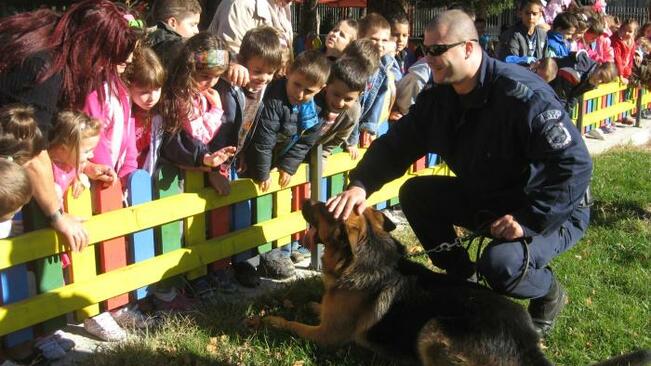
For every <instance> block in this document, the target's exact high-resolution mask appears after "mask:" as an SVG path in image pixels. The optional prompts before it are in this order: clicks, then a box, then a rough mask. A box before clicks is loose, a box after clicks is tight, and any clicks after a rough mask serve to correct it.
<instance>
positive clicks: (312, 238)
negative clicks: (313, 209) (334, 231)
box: [303, 227, 317, 250]
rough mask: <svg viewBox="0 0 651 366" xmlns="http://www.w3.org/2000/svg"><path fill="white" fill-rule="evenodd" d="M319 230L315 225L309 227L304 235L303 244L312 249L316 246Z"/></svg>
mask: <svg viewBox="0 0 651 366" xmlns="http://www.w3.org/2000/svg"><path fill="white" fill-rule="evenodd" d="M316 235H317V232H316V228H315V227H311V228H309V229H307V231H306V232H305V237H303V246H304V247H306V248H308V249H310V250H312V248H314V247H315V245H316V244H317V238H316Z"/></svg>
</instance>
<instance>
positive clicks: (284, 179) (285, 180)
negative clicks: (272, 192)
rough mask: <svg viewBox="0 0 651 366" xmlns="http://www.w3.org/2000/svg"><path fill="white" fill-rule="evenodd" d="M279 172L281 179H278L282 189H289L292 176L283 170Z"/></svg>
mask: <svg viewBox="0 0 651 366" xmlns="http://www.w3.org/2000/svg"><path fill="white" fill-rule="evenodd" d="M278 172H279V173H280V177H279V178H278V184H279V185H280V188H285V187H287V186H288V185H289V182H290V181H291V180H292V175H291V174H289V173H287V172H286V171H284V170H281V169H278Z"/></svg>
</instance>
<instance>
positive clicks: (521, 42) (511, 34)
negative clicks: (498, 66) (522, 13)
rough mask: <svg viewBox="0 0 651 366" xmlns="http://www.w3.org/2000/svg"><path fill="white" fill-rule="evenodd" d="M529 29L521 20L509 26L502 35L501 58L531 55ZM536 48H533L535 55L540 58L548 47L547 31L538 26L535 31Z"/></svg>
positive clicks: (537, 58)
mask: <svg viewBox="0 0 651 366" xmlns="http://www.w3.org/2000/svg"><path fill="white" fill-rule="evenodd" d="M527 32H528V31H527V29H526V28H525V27H524V25H523V24H522V23H521V22H520V23H518V24H516V25H514V26H512V27H511V28H509V29H508V30H507V31H506V32H504V34H502V35H501V36H500V48H499V59H500V60H502V61H504V59H505V58H506V56H510V55H513V56H519V57H522V56H529V42H527ZM534 36H535V39H536V49H535V50H533V57H535V58H536V60H540V59H541V58H543V57H545V49H546V48H547V32H545V31H544V30H542V29H541V28H539V27H536V30H535V32H534Z"/></svg>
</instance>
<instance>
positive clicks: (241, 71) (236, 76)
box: [227, 63, 249, 87]
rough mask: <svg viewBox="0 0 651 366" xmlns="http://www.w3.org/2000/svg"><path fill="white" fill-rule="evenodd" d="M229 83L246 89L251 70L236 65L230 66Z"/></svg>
mask: <svg viewBox="0 0 651 366" xmlns="http://www.w3.org/2000/svg"><path fill="white" fill-rule="evenodd" d="M227 78H228V81H230V82H231V85H233V86H239V87H245V86H246V85H247V84H248V83H249V70H248V69H247V68H246V67H244V66H242V65H240V64H236V63H232V64H230V65H229V66H228V76H227Z"/></svg>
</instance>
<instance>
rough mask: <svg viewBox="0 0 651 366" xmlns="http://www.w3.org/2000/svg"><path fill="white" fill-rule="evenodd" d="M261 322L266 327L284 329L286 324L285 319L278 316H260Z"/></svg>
mask: <svg viewBox="0 0 651 366" xmlns="http://www.w3.org/2000/svg"><path fill="white" fill-rule="evenodd" d="M262 322H263V323H264V324H265V325H266V326H268V327H274V328H278V329H284V328H286V325H287V320H286V319H285V318H283V317H280V316H273V315H270V316H265V317H264V318H262Z"/></svg>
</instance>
